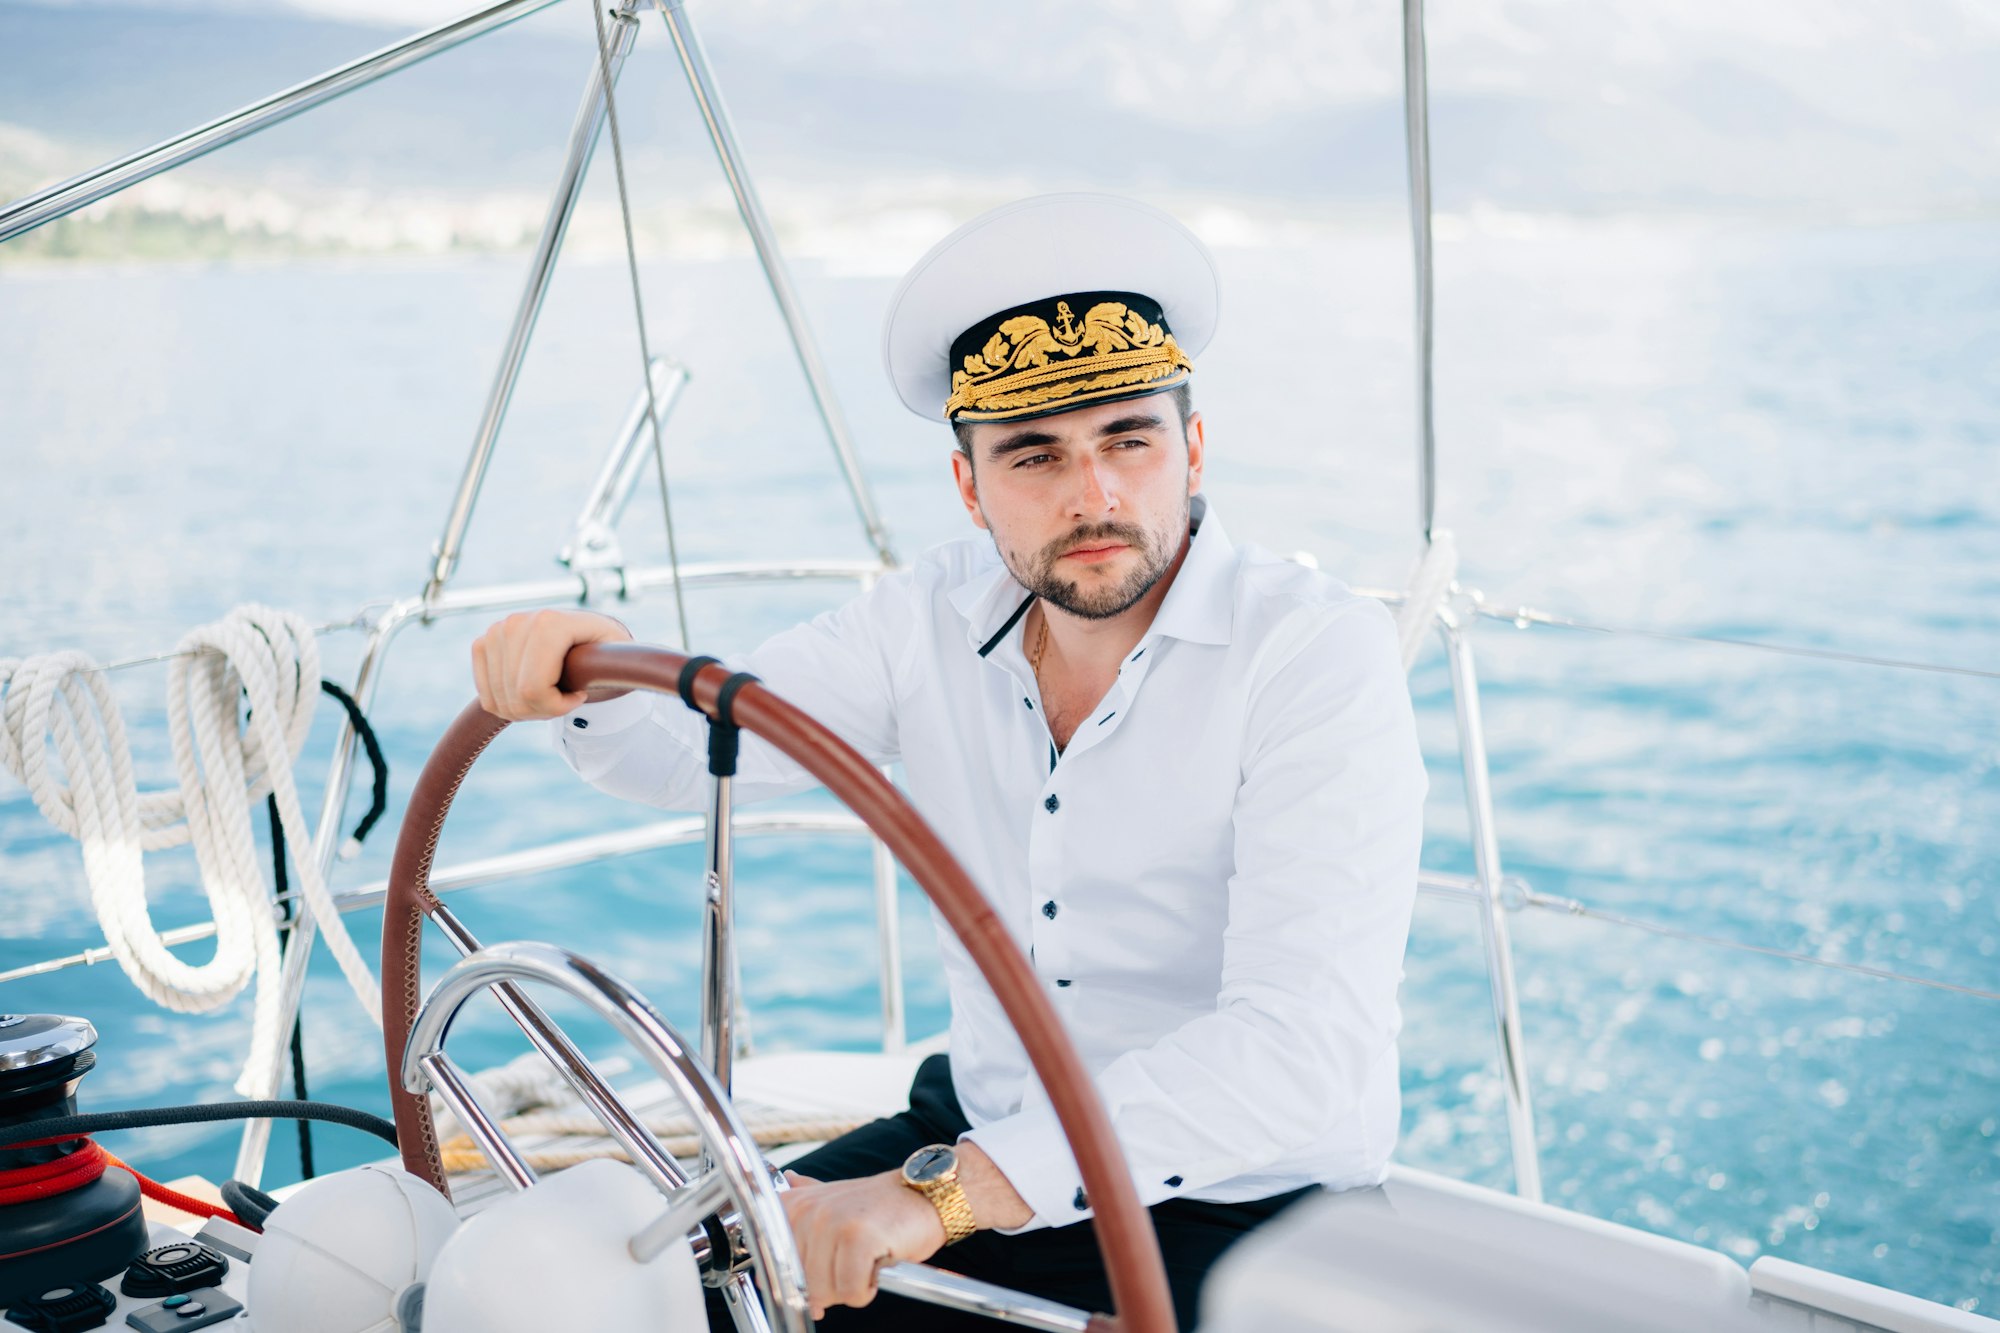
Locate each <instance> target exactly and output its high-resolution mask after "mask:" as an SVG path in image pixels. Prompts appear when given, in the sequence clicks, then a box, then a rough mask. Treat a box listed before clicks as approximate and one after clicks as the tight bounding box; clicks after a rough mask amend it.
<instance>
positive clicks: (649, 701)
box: [549, 690, 653, 741]
mask: <svg viewBox="0 0 2000 1333" xmlns="http://www.w3.org/2000/svg"><path fill="white" fill-rule="evenodd" d="M652 711H653V694H652V691H650V690H633V691H631V692H630V693H627V694H621V695H619V696H618V697H617V698H616V699H606V700H604V701H603V702H602V703H594V704H579V705H577V706H576V707H575V708H572V709H571V710H570V711H569V712H567V713H564V714H563V715H562V716H561V717H558V718H552V719H550V722H549V725H550V726H551V727H553V728H554V729H555V734H556V736H557V737H558V738H559V740H561V741H582V740H589V739H592V738H594V737H598V736H615V735H617V734H618V733H619V732H621V731H625V730H628V729H630V728H632V727H636V726H638V725H639V723H640V722H642V721H644V720H645V719H646V718H647V717H648V716H649V715H650V714H651V713H652Z"/></svg>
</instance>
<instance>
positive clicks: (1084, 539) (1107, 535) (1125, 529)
mask: <svg viewBox="0 0 2000 1333" xmlns="http://www.w3.org/2000/svg"><path fill="white" fill-rule="evenodd" d="M1106 542H1119V543H1122V544H1124V545H1126V546H1130V547H1132V548H1134V549H1135V550H1140V551H1143V550H1145V549H1146V533H1145V530H1144V529H1142V528H1140V527H1139V526H1138V525H1137V524H1133V523H1109V522H1106V523H1086V524H1084V525H1082V526H1081V527H1078V528H1075V529H1072V530H1071V531H1070V532H1068V533H1067V534H1065V535H1063V536H1061V537H1058V538H1056V540H1054V541H1052V542H1050V543H1049V544H1048V545H1046V546H1044V547H1043V548H1042V550H1041V555H1040V559H1041V563H1042V564H1045V565H1048V564H1054V563H1055V562H1056V561H1057V560H1059V559H1061V558H1062V557H1063V556H1064V555H1065V554H1067V553H1068V552H1070V551H1073V550H1075V549H1076V548H1077V547H1079V546H1087V545H1090V544H1092V543H1106Z"/></svg>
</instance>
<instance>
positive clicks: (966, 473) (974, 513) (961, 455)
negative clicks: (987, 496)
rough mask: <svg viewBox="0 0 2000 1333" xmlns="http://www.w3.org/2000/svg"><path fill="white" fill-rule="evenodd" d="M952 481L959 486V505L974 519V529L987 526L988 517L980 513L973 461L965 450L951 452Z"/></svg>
mask: <svg viewBox="0 0 2000 1333" xmlns="http://www.w3.org/2000/svg"><path fill="white" fill-rule="evenodd" d="M951 479H952V481H954V482H955V483H957V485H958V499H959V503H960V504H963V505H964V506H965V512H966V514H967V515H969V516H970V517H971V519H972V523H973V526H974V527H978V528H984V527H985V526H986V515H984V514H982V513H980V512H979V486H978V484H977V483H976V482H974V480H973V477H972V460H971V459H969V458H967V457H966V456H965V451H964V450H963V449H954V450H952V451H951Z"/></svg>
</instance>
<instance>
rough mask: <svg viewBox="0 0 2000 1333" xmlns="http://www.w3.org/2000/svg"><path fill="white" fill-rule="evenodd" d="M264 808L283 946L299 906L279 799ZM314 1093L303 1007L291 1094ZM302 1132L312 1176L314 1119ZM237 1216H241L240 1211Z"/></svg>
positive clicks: (302, 1164)
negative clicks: (289, 879)
mask: <svg viewBox="0 0 2000 1333" xmlns="http://www.w3.org/2000/svg"><path fill="white" fill-rule="evenodd" d="M264 808H265V810H266V812H267V813H268V814H269V815H270V817H271V877H272V882H273V884H274V885H275V886H276V889H277V894H278V901H279V902H281V903H283V904H284V905H285V915H284V919H283V920H282V921H281V922H280V924H279V926H278V938H279V940H280V941H281V942H282V943H283V945H284V947H285V948H287V949H289V948H290V947H291V944H292V922H293V921H294V920H295V919H296V918H297V915H298V909H299V905H298V904H297V903H296V902H294V901H292V897H291V894H290V893H289V892H288V889H289V885H288V882H287V876H286V872H285V825H284V823H283V821H281V820H280V819H279V818H278V798H277V797H276V796H266V797H265V798H264ZM311 1095H312V1094H311V1093H309V1092H308V1091H307V1090H306V1030H305V1013H304V1009H303V1007H301V1010H300V1012H299V1013H296V1014H293V1015H292V1096H294V1097H296V1098H298V1099H299V1100H300V1101H304V1100H306V1098H307V1097H309V1096H311ZM298 1131H299V1178H300V1179H301V1180H311V1179H312V1178H313V1141H312V1122H311V1121H309V1120H301V1121H299V1122H298ZM237 1216H239V1217H241V1216H242V1214H241V1213H240V1212H239V1213H237Z"/></svg>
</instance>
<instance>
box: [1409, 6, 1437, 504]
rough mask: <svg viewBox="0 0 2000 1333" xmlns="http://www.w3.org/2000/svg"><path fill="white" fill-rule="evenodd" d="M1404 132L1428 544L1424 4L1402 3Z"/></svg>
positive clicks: (1431, 473) (1420, 475) (1433, 497)
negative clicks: (1412, 253) (1413, 251)
mask: <svg viewBox="0 0 2000 1333" xmlns="http://www.w3.org/2000/svg"><path fill="white" fill-rule="evenodd" d="M1403 133H1404V140H1405V146H1406V147H1407V149H1408V152H1409V161H1410V236H1411V240H1412V243H1413V245H1414V247H1415V260H1416V278H1417V451H1418V454H1417V520H1418V522H1419V523H1420V524H1421V530H1422V532H1423V534H1424V540H1425V541H1427V542H1428V541H1429V540H1430V539H1431V529H1432V528H1433V527H1434V526H1436V520H1437V437H1436V434H1435V432H1434V430H1433V426H1432V417H1431V322H1432V314H1431V130H1430V86H1429V75H1428V70H1427V65H1426V61H1425V53H1424V0H1403Z"/></svg>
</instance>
